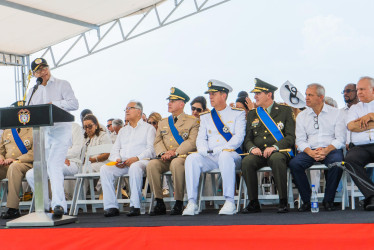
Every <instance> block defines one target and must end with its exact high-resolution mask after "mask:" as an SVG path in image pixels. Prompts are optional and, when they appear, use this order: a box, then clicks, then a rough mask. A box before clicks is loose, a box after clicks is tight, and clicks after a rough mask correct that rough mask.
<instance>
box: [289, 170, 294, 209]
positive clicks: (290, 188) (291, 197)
mask: <svg viewBox="0 0 374 250" xmlns="http://www.w3.org/2000/svg"><path fill="white" fill-rule="evenodd" d="M287 172H288V173H287V177H288V181H287V183H288V204H289V205H290V208H295V203H294V201H293V191H292V174H291V171H290V169H287Z"/></svg>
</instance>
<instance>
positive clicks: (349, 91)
mask: <svg viewBox="0 0 374 250" xmlns="http://www.w3.org/2000/svg"><path fill="white" fill-rule="evenodd" d="M355 91H357V90H355V89H346V90H343V91H342V94H343V95H344V93H347V94H349V93H351V92H355Z"/></svg>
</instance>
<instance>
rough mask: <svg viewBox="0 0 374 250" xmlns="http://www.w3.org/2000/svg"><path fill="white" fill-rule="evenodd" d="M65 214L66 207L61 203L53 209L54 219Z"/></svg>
mask: <svg viewBox="0 0 374 250" xmlns="http://www.w3.org/2000/svg"><path fill="white" fill-rule="evenodd" d="M63 215H64V208H63V207H61V206H60V205H57V206H55V208H54V209H53V214H52V219H54V220H58V219H61V218H62V216H63Z"/></svg>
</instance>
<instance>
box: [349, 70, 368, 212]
mask: <svg viewBox="0 0 374 250" xmlns="http://www.w3.org/2000/svg"><path fill="white" fill-rule="evenodd" d="M357 96H358V98H359V100H360V102H359V103H357V104H355V105H352V106H351V107H350V109H349V111H348V115H347V118H346V122H347V126H348V129H349V130H350V131H351V132H352V136H351V144H350V149H349V150H348V152H347V155H346V157H345V161H346V164H345V166H346V167H347V169H349V170H351V171H352V172H354V173H355V174H356V175H357V176H353V175H351V177H352V179H353V181H354V182H355V184H356V185H357V187H358V188H359V189H360V191H361V192H362V194H363V195H364V196H365V200H364V208H365V210H367V211H374V190H373V189H374V183H373V182H372V180H371V179H370V178H369V176H368V175H367V173H366V170H365V168H364V167H365V165H366V164H368V163H371V162H374V134H372V133H374V101H373V100H374V79H373V78H371V77H362V78H361V79H360V80H359V81H358V83H357ZM363 181H365V182H366V183H367V184H365V183H364V182H363ZM368 184H371V187H370V186H369V185H368Z"/></svg>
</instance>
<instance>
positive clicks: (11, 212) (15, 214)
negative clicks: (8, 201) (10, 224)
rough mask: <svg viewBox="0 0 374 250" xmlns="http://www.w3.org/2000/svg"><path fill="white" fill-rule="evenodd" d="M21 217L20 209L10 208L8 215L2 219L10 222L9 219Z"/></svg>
mask: <svg viewBox="0 0 374 250" xmlns="http://www.w3.org/2000/svg"><path fill="white" fill-rule="evenodd" d="M20 216H21V214H20V212H19V210H18V209H14V208H9V209H8V211H6V213H5V214H3V215H2V216H1V218H3V219H5V220H9V219H15V218H18V217H20Z"/></svg>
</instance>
